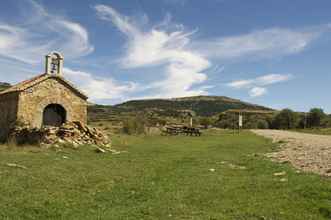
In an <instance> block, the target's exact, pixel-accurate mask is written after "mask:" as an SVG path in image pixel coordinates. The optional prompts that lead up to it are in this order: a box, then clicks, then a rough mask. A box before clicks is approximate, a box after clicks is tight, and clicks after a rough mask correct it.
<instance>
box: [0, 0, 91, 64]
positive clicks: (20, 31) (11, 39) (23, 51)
mask: <svg viewBox="0 0 331 220" xmlns="http://www.w3.org/2000/svg"><path fill="white" fill-rule="evenodd" d="M19 3H20V4H24V8H25V13H26V17H30V18H29V19H27V20H25V21H24V22H22V23H18V24H12V23H5V22H1V23H0V56H2V57H5V58H9V59H15V60H18V61H21V62H25V63H30V64H34V63H38V62H40V61H41V55H45V54H47V53H49V52H50V51H52V50H57V51H60V52H62V53H64V54H65V56H66V57H67V58H69V59H71V58H77V57H81V56H84V55H87V54H89V53H90V52H92V51H93V49H94V48H93V46H92V45H91V44H90V42H89V36H88V32H87V30H86V29H85V28H84V27H83V26H81V25H80V24H78V23H76V22H73V21H71V20H70V19H67V18H65V17H63V16H59V15H56V14H50V13H49V12H48V11H47V10H46V9H45V8H44V7H43V6H42V5H40V4H38V3H37V2H35V1H33V0H24V1H20V2H19Z"/></svg>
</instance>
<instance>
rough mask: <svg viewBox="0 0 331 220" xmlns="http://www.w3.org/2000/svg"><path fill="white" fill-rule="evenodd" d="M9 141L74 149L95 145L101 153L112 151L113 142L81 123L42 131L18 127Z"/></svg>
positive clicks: (19, 143) (42, 129) (71, 123)
mask: <svg viewBox="0 0 331 220" xmlns="http://www.w3.org/2000/svg"><path fill="white" fill-rule="evenodd" d="M9 139H10V140H11V141H10V142H14V143H15V144H16V145H25V144H30V145H39V146H44V147H61V146H71V147H73V148H78V147H79V146H84V145H93V146H95V147H96V148H97V150H98V151H100V152H106V151H107V150H108V149H111V141H110V138H109V137H108V136H107V135H105V134H104V133H102V132H101V131H100V130H98V129H96V128H94V127H89V126H87V125H85V124H82V123H80V122H68V123H65V124H63V125H62V126H61V127H51V126H46V127H42V128H41V129H37V128H30V127H29V126H16V127H14V128H13V129H12V131H11V133H10V137H9Z"/></svg>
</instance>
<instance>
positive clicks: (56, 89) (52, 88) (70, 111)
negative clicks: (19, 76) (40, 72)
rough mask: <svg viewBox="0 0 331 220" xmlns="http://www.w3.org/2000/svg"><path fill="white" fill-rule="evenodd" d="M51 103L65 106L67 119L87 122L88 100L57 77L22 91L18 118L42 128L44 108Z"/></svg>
mask: <svg viewBox="0 0 331 220" xmlns="http://www.w3.org/2000/svg"><path fill="white" fill-rule="evenodd" d="M50 104H58V105H61V106H62V107H63V108H65V110H66V113H67V121H80V122H82V123H83V124H86V123H87V101H86V100H84V99H83V98H82V97H81V96H80V95H79V94H78V93H77V92H76V91H74V90H73V89H71V88H70V87H69V86H67V85H66V84H65V83H63V82H62V81H61V80H59V79H57V78H49V79H47V80H45V81H43V82H41V83H39V84H37V85H35V86H33V87H31V88H28V89H26V90H25V91H23V92H21V93H20V96H19V105H18V120H19V121H20V122H23V123H27V124H29V125H30V126H32V127H35V128H40V127H41V126H42V121H43V112H44V109H45V108H46V107H47V106H48V105H50Z"/></svg>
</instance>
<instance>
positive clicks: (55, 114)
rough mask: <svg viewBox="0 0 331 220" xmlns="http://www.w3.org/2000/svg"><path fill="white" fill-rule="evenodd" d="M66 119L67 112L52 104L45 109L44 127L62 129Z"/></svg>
mask: <svg viewBox="0 0 331 220" xmlns="http://www.w3.org/2000/svg"><path fill="white" fill-rule="evenodd" d="M66 119H67V112H66V110H65V109H64V108H63V107H62V106H61V105H58V104H50V105H48V106H46V108H45V109H44V113H43V126H55V127H60V126H61V125H62V124H63V123H65V122H66Z"/></svg>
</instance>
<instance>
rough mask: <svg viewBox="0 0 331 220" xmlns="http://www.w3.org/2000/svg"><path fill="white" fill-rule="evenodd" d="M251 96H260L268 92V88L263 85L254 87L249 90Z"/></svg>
mask: <svg viewBox="0 0 331 220" xmlns="http://www.w3.org/2000/svg"><path fill="white" fill-rule="evenodd" d="M248 93H249V95H250V97H259V96H262V95H264V94H266V93H267V89H266V88H263V87H253V88H251V89H250V90H249V92H248Z"/></svg>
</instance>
